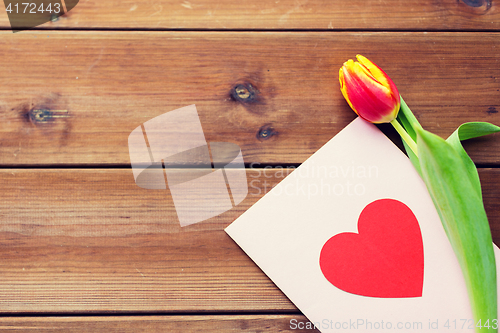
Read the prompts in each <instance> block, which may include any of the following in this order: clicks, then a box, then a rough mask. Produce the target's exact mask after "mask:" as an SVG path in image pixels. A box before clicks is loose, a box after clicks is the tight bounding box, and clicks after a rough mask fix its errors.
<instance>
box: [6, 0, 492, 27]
mask: <svg viewBox="0 0 500 333" xmlns="http://www.w3.org/2000/svg"><path fill="white" fill-rule="evenodd" d="M2 7H3V6H2V5H0V8H2ZM0 26H1V27H9V22H8V19H7V15H6V12H5V11H3V8H2V10H1V13H0ZM40 28H42V29H64V28H72V29H88V28H93V29H99V28H107V29H109V28H113V29H127V30H128V29H323V30H330V29H360V30H362V29H364V30H373V29H380V30H436V29H439V30H499V29H500V10H499V5H498V3H497V2H496V1H492V0H442V1H426V0H414V1H411V2H409V1H399V0H386V1H377V0H365V1H362V2H358V1H339V0H335V1H327V0H310V1H308V0H281V1H266V0H257V1H253V2H252V3H244V2H235V1H230V0H219V1H210V0H196V1H192V0H178V1H168V0H155V1H133V0H126V1H118V0H115V1H99V0H86V1H80V2H79V4H78V5H77V6H76V7H75V8H74V9H73V10H72V11H70V12H69V13H68V14H66V15H65V16H63V17H61V18H60V19H59V20H57V21H55V22H49V23H46V24H44V25H42V26H40Z"/></svg>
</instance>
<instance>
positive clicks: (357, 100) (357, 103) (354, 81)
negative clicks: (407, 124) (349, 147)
mask: <svg viewBox="0 0 500 333" xmlns="http://www.w3.org/2000/svg"><path fill="white" fill-rule="evenodd" d="M356 59H357V60H358V61H353V60H352V59H349V60H348V61H346V62H345V63H344V65H343V66H342V68H340V71H339V81H340V90H341V91H342V95H344V98H345V99H346V101H347V103H349V105H350V106H351V108H352V109H353V110H354V112H356V114H357V115H358V116H360V117H361V118H363V119H364V120H366V121H369V122H371V123H374V124H380V123H391V124H392V125H393V126H394V128H395V129H396V131H398V133H399V134H400V135H401V137H402V138H403V140H404V141H405V142H406V144H407V145H408V146H409V147H410V149H411V150H412V151H413V153H414V154H415V155H417V147H416V144H415V142H414V141H413V139H411V138H410V137H409V136H408V134H407V133H406V131H405V130H404V129H403V128H402V127H401V125H400V124H399V122H398V121H396V117H397V115H398V112H399V109H400V106H401V101H400V96H399V92H398V88H396V85H395V84H394V82H392V80H391V78H390V77H389V76H388V75H387V74H386V73H385V72H384V71H383V70H382V69H381V68H380V67H378V66H377V65H375V64H374V63H373V62H371V61H370V60H368V59H367V58H365V57H363V56H362V55H360V54H358V55H356Z"/></svg>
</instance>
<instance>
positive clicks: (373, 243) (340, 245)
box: [319, 199, 424, 298]
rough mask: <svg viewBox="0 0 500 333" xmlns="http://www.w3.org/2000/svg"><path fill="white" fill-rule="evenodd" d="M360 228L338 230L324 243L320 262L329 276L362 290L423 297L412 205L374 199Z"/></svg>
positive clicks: (359, 292)
mask: <svg viewBox="0 0 500 333" xmlns="http://www.w3.org/2000/svg"><path fill="white" fill-rule="evenodd" d="M358 232H359V233H358V234H356V233H352V232H345V233H341V234H337V235H335V236H333V237H332V238H330V239H329V240H328V241H327V242H326V243H325V245H323V248H322V249H321V254H320V258H319V264H320V267H321V271H322V272H323V275H324V276H325V277H326V279H327V280H328V281H330V282H331V283H332V284H333V285H334V286H336V287H337V288H339V289H342V290H344V291H347V292H348V293H352V294H356V295H361V296H370V297H384V298H399V297H421V296H422V288H423V282H424V248H423V243H422V235H421V233H420V227H419V225H418V221H417V218H416V217H415V215H414V214H413V212H412V211H411V209H410V208H408V206H406V205H405V204H404V203H402V202H400V201H397V200H392V199H381V200H376V201H374V202H372V203H370V204H369V205H367V206H366V207H365V209H363V211H362V212H361V214H360V215H359V219H358Z"/></svg>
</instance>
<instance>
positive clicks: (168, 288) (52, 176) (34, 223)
mask: <svg viewBox="0 0 500 333" xmlns="http://www.w3.org/2000/svg"><path fill="white" fill-rule="evenodd" d="M286 174H287V171H286V170H282V169H279V168H275V169H264V170H263V169H254V170H248V182H249V194H248V196H247V198H246V199H245V200H244V201H243V202H242V203H241V204H240V205H238V206H237V207H235V208H233V209H232V210H229V211H227V212H226V213H223V214H221V215H219V216H217V217H214V218H211V219H209V220H207V221H204V222H201V223H198V224H194V225H191V226H188V227H184V228H181V227H180V226H179V223H178V220H177V217H176V213H175V210H174V205H173V202H172V199H171V197H170V194H169V192H168V191H160V190H144V189H141V188H139V187H137V186H136V185H135V183H134V180H133V176H132V171H131V170H130V169H122V170H116V169H108V170H19V169H17V170H16V169H12V170H5V169H4V170H1V171H0V193H1V199H0V299H1V300H2V302H0V312H3V313H82V312H91V313H103V312H110V313H126V312H175V313H186V312H196V311H202V312H203V311H204V312H207V311H212V312H219V311H221V312H224V311H226V312H227V311H231V312H234V311H252V312H259V311H260V312H264V311H265V312H269V311H291V312H294V311H297V310H296V308H295V307H294V305H293V304H292V303H291V302H290V301H289V300H288V299H287V298H286V297H285V296H284V295H283V294H282V293H281V292H280V291H279V290H278V289H277V288H276V286H275V285H274V284H273V283H272V282H271V281H270V280H269V279H268V278H267V277H266V276H265V275H264V274H263V273H262V271H261V270H260V269H259V268H258V267H257V266H256V265H255V264H254V263H253V262H252V261H251V260H250V259H249V258H248V257H247V256H246V255H245V254H244V252H243V251H242V250H241V249H240V248H239V247H238V246H237V245H236V244H235V243H234V242H233V241H232V240H231V239H230V238H229V236H227V235H226V233H225V232H224V231H223V229H224V228H225V227H226V226H227V225H229V224H230V223H231V222H232V221H234V220H235V219H236V218H237V217H238V216H239V215H241V214H242V213H243V212H244V211H245V210H246V209H248V208H249V207H250V206H251V205H253V204H254V203H255V202H256V201H257V200H258V199H259V198H261V197H262V196H263V195H264V194H265V193H266V192H268V191H269V190H270V189H271V188H272V187H273V186H274V185H275V184H277V183H278V182H279V181H281V180H282V179H283V178H284V177H285V176H286ZM480 176H481V180H482V182H483V193H484V200H485V206H486V210H487V213H488V216H489V219H490V223H491V226H492V232H493V238H494V241H495V242H496V244H500V213H499V212H500V203H499V201H498V197H499V196H500V189H499V188H500V187H499V186H498V184H499V183H500V169H481V170H480Z"/></svg>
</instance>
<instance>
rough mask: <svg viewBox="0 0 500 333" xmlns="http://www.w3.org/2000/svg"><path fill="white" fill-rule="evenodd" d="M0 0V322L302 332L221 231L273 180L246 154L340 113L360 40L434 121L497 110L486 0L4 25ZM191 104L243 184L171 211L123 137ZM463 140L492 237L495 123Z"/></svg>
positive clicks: (286, 6)
mask: <svg viewBox="0 0 500 333" xmlns="http://www.w3.org/2000/svg"><path fill="white" fill-rule="evenodd" d="M0 8H1V10H0V12H1V13H0V27H1V28H2V29H3V31H0V36H1V37H0V60H1V61H0V115H1V117H2V120H1V123H0V165H1V168H0V180H1V181H0V187H1V191H0V193H1V200H0V312H1V314H2V316H3V317H2V318H0V328H1V329H8V331H9V332H29V331H31V330H35V329H44V330H45V331H47V332H105V331H107V332H134V333H137V332H199V331H202V330H203V331H205V332H233V331H234V332H239V331H247V332H278V331H294V332H298V331H300V330H291V328H290V320H291V319H296V320H298V321H303V322H305V321H306V319H305V317H303V316H302V315H301V313H300V312H299V311H298V310H297V308H296V307H295V306H294V305H293V304H292V303H291V302H290V301H289V300H288V299H287V298H286V297H285V296H284V295H283V294H282V293H281V292H280V291H279V289H277V288H276V286H275V285H274V284H273V283H272V282H271V281H270V280H269V279H268V278H267V277H266V276H265V275H264V274H263V273H262V272H261V270H260V269H259V268H258V267H257V266H256V265H255V264H254V263H253V262H252V261H251V260H250V259H249V258H248V257H247V256H246V255H245V254H244V253H243V251H242V250H241V249H240V248H239V247H238V246H237V245H236V244H235V243H234V242H233V241H232V240H231V239H230V238H229V237H228V236H227V235H226V234H225V232H224V231H223V229H224V228H225V227H226V226H227V225H229V224H230V223H231V222H232V221H234V220H235V218H237V217H238V216H239V215H241V214H242V213H243V212H244V211H245V210H246V209H248V208H249V207H250V206H251V205H252V204H254V203H255V202H256V201H257V200H258V199H259V198H261V197H262V195H263V194H264V193H265V191H266V190H267V191H268V190H269V188H270V187H271V186H273V185H274V184H276V183H278V182H279V181H280V180H281V179H282V177H281V176H280V175H279V174H277V173H275V172H268V173H267V174H266V175H272V178H265V175H264V174H263V173H262V172H261V171H262V169H263V168H265V167H268V168H275V167H278V166H297V165H299V164H300V163H301V162H303V161H304V160H305V159H307V158H308V157H309V156H310V155H311V154H312V153H314V152H315V151H316V150H317V149H319V148H320V147H321V146H322V145H323V144H325V143H326V142H327V141H328V140H329V139H330V138H332V137H333V136H334V135H335V134H336V133H338V132H339V131H340V130H341V129H342V128H343V127H344V126H346V125H347V124H348V123H349V122H350V121H351V120H353V119H354V118H355V115H354V113H353V112H352V111H351V110H350V109H349V107H348V105H347V103H346V102H345V100H344V99H343V98H342V96H341V94H340V91H339V83H338V69H339V68H340V66H341V65H342V63H343V62H344V61H345V60H347V59H349V58H353V57H354V56H355V55H356V54H357V53H361V54H363V55H365V56H367V57H368V58H370V59H371V60H373V61H374V62H376V63H377V64H379V65H380V66H381V67H382V68H384V69H385V70H386V72H387V73H388V74H389V75H390V76H391V78H392V79H393V80H394V81H395V83H396V84H397V86H398V88H399V90H400V93H401V94H402V95H403V96H404V97H405V100H406V101H407V103H408V104H409V105H410V107H411V108H412V110H413V111H414V113H415V114H416V116H417V117H418V119H419V120H420V122H421V123H422V125H423V126H424V127H425V128H427V129H429V130H431V131H433V132H435V133H437V134H438V135H441V136H442V137H447V136H448V135H449V134H451V133H452V132H453V130H454V129H455V128H456V127H457V126H458V125H460V124H461V123H463V122H466V121H488V122H492V123H495V124H497V125H500V113H499V111H500V4H499V3H498V2H496V1H493V0H487V1H486V0H484V1H481V0H467V1H464V0H439V1H430V0H415V1H410V2H408V1H399V0H386V1H378V0H365V1H323V0H311V1H308V0H276V1H264V0H258V1H255V2H237V1H229V0H219V1H211V0H189V1H188V0H185V1H183V0H179V1H176V2H175V1H168V0H157V1H145V0H143V1H129V0H124V1H117V0H114V1H97V0H81V1H80V3H79V4H78V5H77V7H75V8H74V9H73V10H72V11H70V12H69V13H68V14H66V15H64V16H63V17H60V18H59V19H58V20H56V21H54V22H49V23H46V24H44V25H42V26H39V27H37V28H36V29H34V30H30V31H23V32H20V33H16V34H13V33H12V32H11V31H10V30H9V28H10V26H9V21H8V19H7V15H6V13H5V11H4V8H3V7H0ZM236 87H238V89H236ZM190 104H196V106H197V108H198V113H199V116H200V119H201V122H202V126H203V130H204V132H205V137H206V139H207V141H230V142H234V143H236V144H238V145H239V146H240V147H241V148H242V151H243V156H244V159H245V162H246V165H247V166H248V170H247V171H248V172H247V174H248V175H249V181H250V180H253V179H258V180H259V181H258V182H255V183H254V185H257V186H258V189H259V191H257V190H256V189H255V188H253V189H251V190H250V193H249V195H248V197H247V198H246V199H245V200H244V201H243V202H242V203H241V204H240V205H239V206H237V207H236V208H234V209H232V210H230V211H228V212H226V213H224V214H222V215H219V216H217V217H214V218H211V219H209V220H207V221H205V222H202V223H199V224H195V225H192V226H189V227H185V228H180V227H179V222H178V219H177V215H176V213H175V210H174V207H173V202H172V198H171V196H170V193H169V192H168V190H167V191H154V190H144V189H141V188H139V187H138V186H136V185H135V183H134V178H133V175H132V170H131V168H130V160H129V154H128V147H127V138H128V135H129V133H130V132H131V131H132V130H133V129H134V128H136V127H137V126H139V125H140V124H141V123H143V122H144V121H146V120H148V119H151V118H153V117H155V116H157V115H160V114H163V113H165V112H167V111H171V110H174V109H177V108H179V107H183V106H186V105H190ZM382 128H383V129H384V131H386V132H387V133H388V134H389V135H392V134H393V132H392V131H391V130H390V129H388V128H386V127H383V126H382ZM391 133H392V134H391ZM465 147H466V149H467V151H468V152H469V153H470V155H471V157H472V158H473V160H474V162H475V163H476V164H477V166H478V167H479V174H480V177H481V181H482V184H483V193H484V201H485V205H486V211H487V213H488V216H489V220H490V223H491V227H492V233H493V238H494V241H495V243H496V244H498V245H500V201H499V199H500V134H495V135H490V136H488V137H485V138H481V139H477V140H471V142H466V143H465ZM259 175H260V176H259ZM253 177H257V178H253ZM265 184H267V185H265ZM264 187H266V188H264ZM304 331H307V332H310V330H304Z"/></svg>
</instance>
